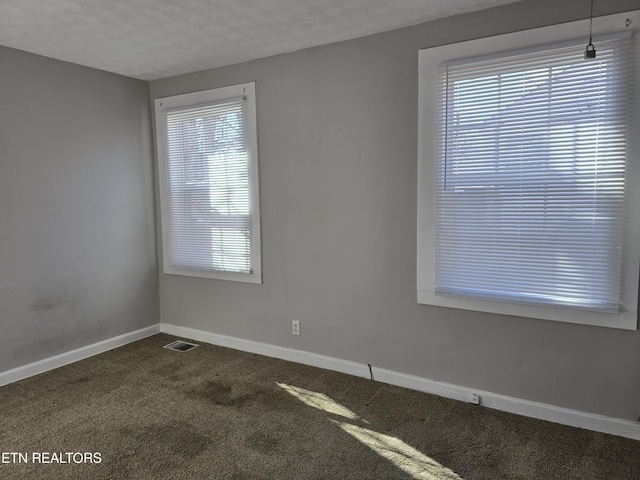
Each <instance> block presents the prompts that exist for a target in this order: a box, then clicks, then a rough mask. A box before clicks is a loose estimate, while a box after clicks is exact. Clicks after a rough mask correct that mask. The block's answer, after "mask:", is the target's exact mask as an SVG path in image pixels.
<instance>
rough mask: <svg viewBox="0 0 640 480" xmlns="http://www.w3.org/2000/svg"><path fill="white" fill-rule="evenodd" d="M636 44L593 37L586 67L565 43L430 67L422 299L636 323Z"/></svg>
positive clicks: (580, 48)
mask: <svg viewBox="0 0 640 480" xmlns="http://www.w3.org/2000/svg"><path fill="white" fill-rule="evenodd" d="M516 35H517V34H516ZM540 38H548V37H546V36H544V35H543V34H540ZM633 42H634V40H633V39H632V38H631V32H629V31H626V32H622V33H621V34H617V35H607V36H603V37H600V38H599V39H598V41H597V42H595V43H596V49H597V57H596V59H593V60H585V58H584V45H582V44H583V43H584V41H582V42H581V41H565V42H562V43H556V44H551V45H541V46H528V47H527V49H526V50H520V51H511V52H509V51H507V52H502V53H500V54H489V55H486V54H485V55H480V56H477V57H471V58H467V59H457V58H455V57H453V59H446V58H445V59H440V61H439V62H438V63H437V66H435V67H434V66H432V67H431V70H433V73H432V77H431V78H432V79H434V80H436V81H435V82H433V83H432V82H429V84H428V85H427V84H426V83H423V82H422V81H421V94H423V93H424V89H430V90H432V92H431V93H430V98H432V99H433V100H434V101H435V103H432V104H431V108H433V110H432V111H431V114H433V115H435V117H436V118H435V119H434V121H432V122H431V125H432V128H435V135H433V136H432V139H433V140H435V142H434V145H435V148H434V149H432V150H430V151H429V153H428V154H425V155H424V156H421V158H420V162H422V163H423V164H424V162H430V164H431V165H430V172H431V174H432V178H431V179H429V182H428V183H429V185H425V184H424V183H422V181H421V183H420V184H419V188H423V189H426V188H429V189H430V191H431V192H432V193H431V196H430V197H428V198H429V200H431V201H433V212H432V217H431V220H430V224H429V225H430V226H429V229H428V231H425V230H423V231H422V233H423V238H422V241H421V240H420V239H419V242H418V243H419V249H420V248H424V247H425V245H426V249H428V250H429V253H430V254H431V255H433V260H432V261H431V263H430V268H429V269H428V271H427V270H425V269H424V266H422V268H421V266H420V265H419V267H418V271H419V274H421V275H422V278H419V283H420V281H422V285H424V286H427V288H424V289H423V292H422V293H421V292H420V288H419V300H420V299H421V300H422V303H433V304H438V305H446V306H455V307H458V308H469V309H474V310H475V309H477V310H482V311H494V312H496V313H511V314H515V315H524V316H534V317H538V316H539V317H540V318H549V319H560V320H564V319H566V318H573V319H577V321H578V322H579V323H594V324H597V325H605V326H621V327H626V328H635V326H636V323H637V319H636V316H637V314H636V313H635V312H636V303H637V290H638V284H637V276H638V268H637V250H638V249H637V246H631V245H629V243H630V242H629V240H630V238H631V231H632V230H631V229H629V222H628V220H630V219H629V218H628V217H627V214H628V213H629V212H628V210H629V206H630V203H629V201H630V200H629V190H630V186H631V185H632V184H633V183H632V182H631V180H630V179H631V172H630V163H631V162H630V161H629V160H630V159H631V158H633V156H632V154H631V150H632V148H631V147H630V145H629V143H630V142H629V140H630V138H631V133H632V132H631V129H630V128H629V126H630V124H631V123H630V122H631V119H632V109H633V102H632V101H630V100H631V99H633V98H634V74H635V68H636V66H635V62H634V61H633V60H634V53H633V51H634V50H633V48H634V47H633ZM467 43H468V44H471V43H473V42H467ZM517 43H520V42H517ZM458 47H459V44H458ZM440 48H441V49H444V48H446V47H440ZM421 60H423V59H422V58H421ZM432 60H433V59H432ZM443 60H444V61H443ZM421 72H422V69H421ZM433 90H435V91H434V92H433ZM423 107H424V106H423ZM421 108H422V107H421ZM421 114H427V113H426V112H421ZM421 132H422V129H421ZM422 151H423V153H424V152H425V150H424V149H423V150H422ZM421 178H423V177H422V176H421ZM424 193H425V192H424V191H423V195H421V202H425V201H427V196H426V195H425V194H424ZM420 209H421V211H422V212H424V211H425V205H424V204H421V205H420V206H419V210H420ZM423 222H424V220H423ZM423 224H424V223H423ZM425 255H426V252H423V254H422V258H423V259H424V256H425ZM631 258H633V259H634V262H633V263H631V264H629V263H628V262H629V260H630V259H631ZM629 267H631V268H633V270H631V272H629V270H628V268H629ZM634 267H635V268H634ZM634 278H635V279H634ZM498 302H501V303H502V305H500V304H498ZM492 305H493V306H492ZM496 305H497V306H496ZM566 310H572V313H564V312H565V311H566ZM580 316H582V317H583V318H584V319H586V320H587V321H586V322H585V321H580V320H579V319H580ZM589 319H591V320H593V321H589ZM596 319H597V320H596ZM569 321H572V320H569Z"/></svg>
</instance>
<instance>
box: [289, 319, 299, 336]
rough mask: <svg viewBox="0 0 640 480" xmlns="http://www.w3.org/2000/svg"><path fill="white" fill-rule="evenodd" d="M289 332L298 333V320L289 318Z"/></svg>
mask: <svg viewBox="0 0 640 480" xmlns="http://www.w3.org/2000/svg"><path fill="white" fill-rule="evenodd" d="M291 333H292V334H294V335H300V320H291Z"/></svg>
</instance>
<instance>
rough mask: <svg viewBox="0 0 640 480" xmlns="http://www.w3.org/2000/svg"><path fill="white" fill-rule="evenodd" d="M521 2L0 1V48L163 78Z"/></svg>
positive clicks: (147, 77)
mask: <svg viewBox="0 0 640 480" xmlns="http://www.w3.org/2000/svg"><path fill="white" fill-rule="evenodd" d="M515 1H518V0H0V45H5V46H8V47H12V48H17V49H19V50H25V51H28V52H32V53H37V54H40V55H45V56H47V57H52V58H57V59H60V60H65V61H68V62H73V63H78V64H80V65H87V66H90V67H94V68H99V69H102V70H107V71H110V72H115V73H120V74H122V75H127V76H130V77H135V78H141V79H145V80H152V79H156V78H162V77H168V76H172V75H178V74H181V73H188V72H194V71H198V70H204V69H207V68H213V67H218V66H223V65H230V64H233V63H239V62H243V61H246V60H252V59H255V58H262V57H267V56H270V55H275V54H278V53H284V52H291V51H295V50H300V49H302V48H306V47H311V46H315V45H323V44H327V43H331V42H336V41H340V40H347V39H350V38H356V37H361V36H364V35H369V34H372V33H377V32H383V31H386V30H392V29H394V28H399V27H403V26H408V25H414V24H417V23H422V22H425V21H429V20H434V19H436V18H442V17H447V16H451V15H456V14H459V13H465V12H470V11H474V10H481V9H484V8H489V7H494V6H497V5H502V4H506V3H513V2H515Z"/></svg>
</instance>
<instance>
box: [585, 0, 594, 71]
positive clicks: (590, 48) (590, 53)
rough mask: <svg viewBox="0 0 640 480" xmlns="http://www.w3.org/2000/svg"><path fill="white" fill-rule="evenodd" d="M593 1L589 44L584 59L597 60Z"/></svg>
mask: <svg viewBox="0 0 640 480" xmlns="http://www.w3.org/2000/svg"><path fill="white" fill-rule="evenodd" d="M592 33H593V0H591V16H590V17H589V44H588V45H587V48H586V49H585V51H584V58H586V59H593V58H596V47H594V46H593V36H592Z"/></svg>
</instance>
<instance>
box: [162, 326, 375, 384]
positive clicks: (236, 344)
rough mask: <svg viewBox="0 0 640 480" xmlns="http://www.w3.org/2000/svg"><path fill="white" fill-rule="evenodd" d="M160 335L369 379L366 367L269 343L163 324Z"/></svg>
mask: <svg viewBox="0 0 640 480" xmlns="http://www.w3.org/2000/svg"><path fill="white" fill-rule="evenodd" d="M160 331H161V332H162V333H168V334H169V335H175V336H176V337H182V338H187V339H192V340H197V341H199V342H204V343H210V344H212V345H218V346H219V347H228V348H233V349H235V350H241V351H243V352H249V353H257V354H259V355H264V356H265V357H273V358H279V359H281V360H288V361H290V362H295V363H302V364H304V365H309V366H311V367H319V368H324V369H326V370H333V371H336V372H341V373H347V374H349V375H354V376H356V377H365V378H369V367H368V366H367V365H362V364H360V363H355V362H350V361H348V360H340V359H338V358H333V357H327V356H325V355H318V354H316V353H310V352H305V351H303V350H295V349H293V348H286V347H278V346H277V345H271V344H269V343H262V342H254V341H252V340H244V339H242V338H237V337H229V336H227V335H218V334H216V333H210V332H205V331H202V330H196V329H195V328H188V327H179V326H177V325H171V324H169V323H162V324H160Z"/></svg>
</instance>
